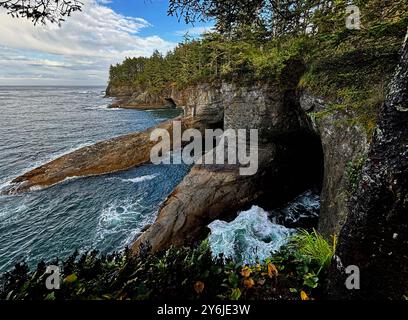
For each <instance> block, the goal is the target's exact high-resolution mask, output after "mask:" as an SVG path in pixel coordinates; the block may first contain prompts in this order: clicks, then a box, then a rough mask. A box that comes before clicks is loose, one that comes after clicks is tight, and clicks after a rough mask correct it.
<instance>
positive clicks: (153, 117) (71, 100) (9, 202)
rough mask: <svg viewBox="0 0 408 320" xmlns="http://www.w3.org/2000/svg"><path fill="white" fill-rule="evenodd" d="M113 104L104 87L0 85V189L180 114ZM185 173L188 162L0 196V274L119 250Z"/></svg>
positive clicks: (134, 236) (138, 231)
mask: <svg viewBox="0 0 408 320" xmlns="http://www.w3.org/2000/svg"><path fill="white" fill-rule="evenodd" d="M111 102H112V101H111V99H109V98H104V88H103V87H0V188H1V187H2V186H3V187H4V186H6V185H7V184H8V183H9V182H10V181H11V180H12V179H13V178H15V177H17V176H19V175H21V174H22V173H24V172H27V171H29V170H30V169H33V168H35V167H37V166H39V165H41V164H44V163H46V162H48V161H50V160H52V159H55V158H57V157H58V156H61V155H63V154H66V153H68V152H70V151H73V150H75V149H78V148H80V147H83V146H86V145H90V144H93V143H96V142H98V141H103V140H106V139H109V138H112V137H116V136H120V135H124V134H128V133H132V132H136V131H141V130H144V129H147V128H149V127H151V126H154V125H155V124H158V123H160V122H162V121H165V120H167V119H170V118H173V117H175V116H177V115H178V114H179V113H180V111H179V110H170V109H163V110H151V111H140V110H124V109H109V108H107V106H108V105H109V104H110V103H111ZM188 171H189V167H188V166H186V165H158V166H153V165H144V166H140V167H136V168H133V169H130V170H127V171H124V172H119V173H114V174H108V175H103V176H94V177H87V178H76V179H71V180H67V181H64V182H62V183H60V184H57V185H55V186H52V187H50V188H46V189H43V190H39V191H35V192H30V193H23V194H19V195H13V196H0V273H1V272H5V271H8V270H10V269H11V268H12V267H13V266H14V264H16V263H17V262H22V261H26V262H27V263H28V264H29V266H30V267H33V266H35V265H36V264H37V263H39V262H40V261H41V260H45V261H50V260H52V259H54V258H56V257H58V258H66V257H68V256H69V255H71V254H72V253H73V252H74V251H75V250H79V251H80V252H86V251H88V250H93V249H96V250H99V251H100V252H101V253H109V252H113V251H118V250H123V249H124V248H125V247H126V246H127V245H129V244H131V243H132V241H133V240H134V239H135V238H136V237H137V235H138V234H139V233H140V231H141V229H143V228H144V227H145V226H146V225H148V224H151V223H152V222H153V221H154V220H155V218H156V214H157V211H158V209H159V207H160V204H161V203H162V202H163V201H164V199H165V198H166V197H167V196H168V194H169V193H171V191H172V190H173V189H174V187H175V186H176V185H177V184H178V183H179V182H180V181H181V180H182V179H183V177H184V176H185V175H186V174H187V172H188Z"/></svg>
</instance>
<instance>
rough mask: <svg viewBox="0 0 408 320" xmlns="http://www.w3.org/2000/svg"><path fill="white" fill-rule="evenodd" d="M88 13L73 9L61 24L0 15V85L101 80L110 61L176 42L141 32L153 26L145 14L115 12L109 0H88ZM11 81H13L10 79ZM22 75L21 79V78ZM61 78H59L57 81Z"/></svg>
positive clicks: (165, 48) (163, 48)
mask: <svg viewBox="0 0 408 320" xmlns="http://www.w3.org/2000/svg"><path fill="white" fill-rule="evenodd" d="M82 2H83V3H84V6H83V12H82V13H74V14H73V15H72V16H71V17H70V18H69V19H67V21H66V22H64V23H63V24H62V26H61V27H59V26H57V25H51V24H48V25H46V26H43V25H37V26H33V25H32V23H31V22H30V21H27V20H24V19H13V18H12V17H10V16H9V15H7V14H6V13H5V12H4V11H3V12H1V13H0V84H3V85H5V84H16V83H17V82H24V80H23V79H24V76H26V78H27V83H25V82H24V83H22V84H29V83H31V82H32V81H33V80H32V79H40V80H38V84H47V81H48V80H52V83H55V80H56V79H57V80H58V81H59V82H61V83H65V84H66V83H69V82H75V84H78V81H80V83H79V84H87V83H88V84H96V83H98V84H102V83H106V81H107V74H108V69H109V65H110V64H115V63H117V62H120V61H122V60H123V59H124V58H125V57H128V56H149V55H151V54H152V52H153V51H154V50H155V49H158V50H159V51H161V52H167V51H169V50H171V49H172V48H174V47H175V45H176V43H173V42H169V41H165V40H163V39H162V38H160V37H159V36H146V37H142V36H140V35H139V34H140V31H141V30H142V29H144V28H148V27H151V25H150V23H149V22H148V21H146V20H145V19H142V18H135V17H127V16H124V15H121V14H118V13H116V12H115V11H113V10H112V9H110V8H108V7H106V6H105V5H104V4H106V3H108V2H109V1H106V0H102V1H101V0H100V1H95V0H84V1H82ZM7 79H10V83H7ZM16 79H18V80H16ZM58 81H57V82H58Z"/></svg>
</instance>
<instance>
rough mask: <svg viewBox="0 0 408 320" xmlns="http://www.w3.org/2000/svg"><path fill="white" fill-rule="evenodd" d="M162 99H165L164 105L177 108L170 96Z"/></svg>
mask: <svg viewBox="0 0 408 320" xmlns="http://www.w3.org/2000/svg"><path fill="white" fill-rule="evenodd" d="M164 100H165V101H166V107H169V108H177V104H176V102H175V101H174V100H173V99H172V98H164Z"/></svg>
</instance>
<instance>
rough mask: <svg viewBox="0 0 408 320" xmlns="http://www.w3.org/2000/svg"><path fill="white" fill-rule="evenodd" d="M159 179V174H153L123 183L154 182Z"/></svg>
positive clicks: (124, 180)
mask: <svg viewBox="0 0 408 320" xmlns="http://www.w3.org/2000/svg"><path fill="white" fill-rule="evenodd" d="M157 177H158V174H151V175H146V176H141V177H136V178H130V179H121V180H122V181H123V182H131V183H140V182H143V181H149V180H153V179H155V178H157Z"/></svg>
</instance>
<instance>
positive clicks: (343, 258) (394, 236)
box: [328, 38, 408, 300]
mask: <svg viewBox="0 0 408 320" xmlns="http://www.w3.org/2000/svg"><path fill="white" fill-rule="evenodd" d="M348 212H349V213H348V215H347V219H346V222H345V224H344V227H343V229H342V231H341V233H340V238H339V245H338V247H337V250H336V255H337V258H336V261H335V262H334V263H333V266H332V271H331V276H330V282H329V290H328V292H329V294H330V296H331V297H332V298H336V299H397V300H401V299H403V297H404V296H406V295H407V293H408V42H407V38H406V40H405V44H404V47H403V50H402V54H401V60H400V63H399V66H398V68H397V71H396V73H395V76H394V78H393V80H392V81H391V83H390V84H389V90H388V95H387V98H386V101H385V103H384V104H383V106H382V108H381V112H380V117H379V121H378V126H377V129H376V131H375V134H374V138H373V142H372V144H371V146H370V149H369V152H368V157H367V161H366V163H365V165H364V169H363V176H362V179H361V182H360V183H359V185H358V189H357V192H356V193H355V195H354V196H353V197H352V199H351V201H350V204H349V207H348ZM348 266H355V267H358V268H359V274H357V276H358V275H359V276H360V281H358V282H357V286H358V289H357V290H356V289H355V287H354V288H352V289H351V290H348V289H350V288H346V286H345V283H346V279H347V277H349V276H350V275H351V273H347V271H346V269H347V267H348ZM354 272H355V271H354ZM353 274H354V273H353ZM354 276H356V274H354ZM353 283H354V284H356V281H353Z"/></svg>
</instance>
